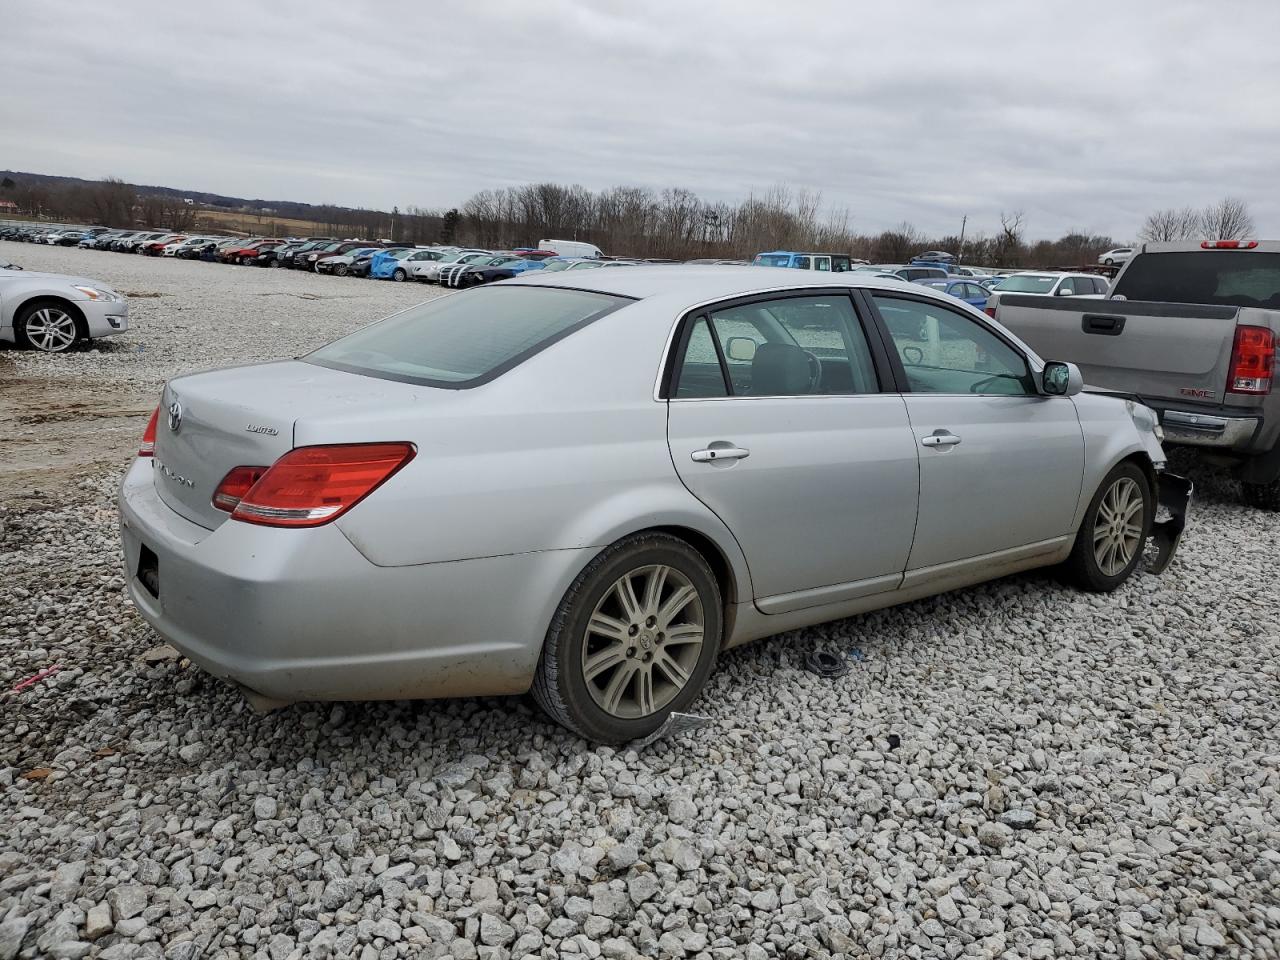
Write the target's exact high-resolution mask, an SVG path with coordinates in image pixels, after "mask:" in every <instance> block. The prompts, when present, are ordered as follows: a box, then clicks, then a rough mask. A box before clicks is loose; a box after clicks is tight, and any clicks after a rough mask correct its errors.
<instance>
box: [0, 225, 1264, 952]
mask: <svg viewBox="0 0 1280 960" xmlns="http://www.w3.org/2000/svg"><path fill="white" fill-rule="evenodd" d="M0 259H7V260H14V261H16V262H19V263H24V264H26V265H27V267H28V268H29V269H33V270H37V269H50V270H53V271H55V272H71V273H75V274H79V275H88V276H91V277H99V278H101V279H102V280H104V281H106V282H108V283H110V284H112V285H114V286H115V287H117V288H118V289H120V290H123V291H131V292H133V293H134V294H135V296H134V297H133V300H132V310H133V320H134V326H133V329H132V330H131V331H130V332H129V333H128V334H126V335H124V336H122V337H120V338H117V339H114V340H108V341H104V342H103V343H102V344H100V346H99V349H98V352H97V353H93V352H81V353H75V354H71V355H68V356H63V357H45V356H40V355H36V354H33V353H29V352H24V351H16V350H9V349H4V348H0V437H3V439H4V441H5V442H4V454H3V456H0V526H3V529H4V533H3V536H2V537H0V569H3V570H4V571H5V576H6V580H5V585H4V589H3V590H2V591H0V690H8V689H10V688H12V687H13V686H14V685H15V684H17V683H18V682H20V681H21V680H23V679H24V678H27V677H30V676H32V675H34V674H36V673H37V672H39V671H40V670H42V669H45V668H47V667H49V666H52V665H55V664H56V665H58V666H59V667H60V670H59V671H58V672H57V673H56V674H53V675H51V676H49V677H48V678H46V679H45V680H43V681H41V682H40V683H38V684H36V685H34V686H32V687H30V688H28V689H26V690H24V691H23V692H22V693H20V694H17V695H14V696H12V697H9V698H8V699H7V700H6V702H5V710H6V711H7V712H6V713H5V720H4V722H2V723H0V837H3V838H4V841H3V847H4V849H3V851H0V960H2V958H3V957H5V956H6V955H10V956H14V957H17V958H18V960H35V958H43V957H47V956H51V955H52V954H53V953H54V952H55V951H57V950H59V949H65V950H67V952H68V953H69V954H70V953H78V952H79V951H81V950H82V949H83V945H85V944H88V945H89V946H90V950H89V952H88V953H87V954H86V955H87V956H90V957H93V958H94V960H98V958H102V960H121V958H124V960H131V958H137V960H158V958H163V960H197V958H208V960H231V958H232V957H237V958H239V957H244V958H249V957H252V958H254V960H264V958H265V960H272V958H273V957H274V956H284V957H286V958H287V960H311V958H316V960H319V958H322V957H325V958H337V957H356V958H363V957H368V958H377V960H392V958H393V957H417V956H422V957H424V958H428V960H438V958H439V957H441V956H443V957H454V958H459V960H479V958H480V957H482V956H483V957H484V958H486V960H490V958H492V960H512V958H516V960H519V953H520V951H527V952H528V953H530V954H532V955H534V956H538V957H576V958H579V960H581V958H584V957H585V958H588V960H595V958H597V957H600V956H607V957H609V958H610V960H613V958H614V957H632V956H645V957H662V956H663V955H664V954H666V955H669V956H673V957H675V956H691V957H697V958H698V960H730V958H732V960H737V958H738V957H745V958H746V960H793V958H795V960H799V958H802V957H824V956H838V955H840V953H842V952H843V953H845V954H846V955H849V956H862V955H864V954H865V955H869V956H872V957H878V958H898V957H904V958H909V960H921V958H932V957H945V958H947V960H957V958H959V957H975V958H976V957H984V956H985V957H1006V956H1016V957H1024V956H1025V957H1033V958H1055V960H1056V958H1057V957H1062V956H1068V955H1070V956H1076V957H1083V956H1090V957H1092V956H1099V957H1115V958H1124V960H1130V958H1143V960H1145V958H1149V957H1167V956H1176V955H1178V954H1179V953H1181V954H1182V955H1184V956H1186V957H1190V956H1198V957H1202V958H1203V957H1207V956H1241V957H1253V956H1256V957H1275V956H1280V907H1277V906H1276V894H1275V889H1276V888H1275V885H1276V882H1277V877H1280V861H1278V860H1277V848H1276V843H1275V839H1274V838H1275V837H1277V836H1280V750H1277V747H1276V736H1275V718H1276V716H1280V673H1277V664H1280V632H1277V631H1276V630H1275V628H1274V624H1275V623H1276V622H1277V620H1280V590H1277V589H1276V587H1275V584H1276V583H1280V553H1278V552H1277V551H1276V550H1275V548H1274V544H1275V543H1277V542H1280V515H1274V514H1266V513H1261V512H1258V511H1254V510H1250V509H1247V508H1244V507H1242V506H1241V505H1240V504H1239V503H1238V500H1237V494H1236V491H1235V490H1234V489H1233V487H1232V484H1231V482H1230V481H1227V480H1223V479H1222V478H1221V477H1220V476H1219V475H1218V474H1215V473H1212V472H1209V471H1205V470H1199V469H1198V468H1197V467H1196V465H1195V464H1194V463H1191V462H1188V461H1181V462H1179V463H1177V464H1176V466H1177V468H1178V469H1179V470H1180V471H1182V472H1190V473H1191V474H1192V475H1193V479H1195V481H1196V484H1197V492H1196V500H1195V502H1194V503H1193V507H1192V513H1191V516H1190V520H1189V524H1188V528H1187V531H1186V535H1185V537H1184V540H1183V549H1182V552H1181V553H1180V554H1179V556H1178V558H1177V559H1176V560H1175V562H1174V563H1173V565H1172V566H1171V567H1170V568H1169V570H1168V571H1167V572H1166V573H1165V575H1164V576H1163V577H1160V578H1156V577H1151V576H1149V575H1146V574H1141V575H1139V576H1137V577H1135V578H1134V579H1133V580H1132V581H1130V582H1129V583H1128V584H1126V585H1125V586H1124V587H1122V588H1121V589H1120V590H1118V591H1117V592H1116V593H1114V594H1110V595H1105V596H1094V595H1085V594H1081V593H1077V592H1075V591H1073V590H1070V589H1066V588H1064V587H1061V586H1059V585H1058V584H1057V583H1056V582H1054V581H1053V580H1051V579H1050V578H1048V577H1043V576H1040V575H1033V576H1027V577H1019V578H1013V579H1008V580H1002V581H997V582H995V583H991V584H985V585H982V586H979V587H974V588H971V589H968V590H963V591H959V592H956V593H951V594H947V595H944V596H942V597H937V598H933V599H930V600H926V601H921V602H919V603H916V604H910V605H907V606H904V607H900V608H897V609H893V610H885V611H880V612H877V613H871V614H866V615H864V616H860V617H857V618H853V619H850V620H846V621H841V622H837V623H833V624H827V625H823V626H819V627H814V628H810V629H806V630H798V631H792V632H790V633H788V634H786V635H785V636H782V637H779V638H775V639H773V640H770V641H765V642H761V643H759V644H755V645H753V646H749V647H745V648H742V649H740V650H734V651H732V652H730V653H729V654H727V655H725V656H723V657H721V658H720V659H719V662H718V666H717V671H716V672H715V674H713V676H712V677H711V679H710V681H709V685H708V689H707V692H706V694H705V695H704V696H703V697H701V698H700V699H699V700H698V701H697V702H696V703H695V705H694V707H693V709H695V710H696V711H697V712H699V713H705V714H706V715H708V716H709V717H710V718H711V724H710V725H709V726H708V727H706V728H703V729H702V730H701V731H699V732H698V733H697V734H696V735H687V736H680V737H675V738H671V739H668V740H663V741H659V742H657V743H655V744H652V745H650V746H648V747H645V748H642V749H630V748H626V747H623V748H619V749H612V748H597V747H595V746H593V745H591V744H586V743H583V742H582V741H581V740H579V739H578V738H576V737H574V736H572V735H570V734H568V733H566V732H565V731H563V730H561V729H559V728H557V727H555V726H553V725H551V724H549V723H547V722H546V721H545V720H543V719H542V718H541V717H539V716H537V715H536V714H534V713H532V712H530V710H529V709H528V707H527V705H526V704H525V703H524V702H523V701H521V700H515V699H493V700H461V701H456V702H451V701H445V702H440V703H433V704H425V705H420V704H403V703H368V704H305V703H304V704H297V705H295V706H292V707H290V708H288V709H286V710H284V711H281V712H279V713H276V714H271V715H268V716H258V715H256V714H254V713H252V712H251V711H249V710H247V709H246V708H245V706H244V704H243V702H242V701H241V699H240V698H239V697H238V695H237V694H236V693H235V692H234V691H232V690H231V689H230V688H228V687H227V686H225V685H224V684H222V683H220V682H218V681H216V680H214V679H213V678H211V677H209V676H208V675H206V674H204V673H203V672H201V671H200V670H199V668H197V667H195V666H194V665H192V664H191V663H189V662H188V661H186V660H185V659H184V658H173V657H172V656H170V655H168V654H166V655H165V656H162V657H161V656H155V657H152V658H150V662H148V660H146V659H144V658H143V654H144V653H145V652H146V651H148V650H151V649H153V648H156V647H157V646H158V645H159V644H160V643H161V641H160V639H159V638H157V637H156V636H155V634H153V633H152V632H151V631H150V630H149V628H147V627H146V626H145V624H144V623H143V622H142V621H141V620H140V618H139V617H138V616H137V614H136V612H135V611H134V610H133V609H132V607H131V605H130V604H129V603H128V602H127V601H126V599H125V596H124V589H123V588H124V579H123V573H122V558H121V556H120V550H119V533H118V529H117V518H116V515H115V512H114V495H115V490H116V487H117V484H118V481H119V471H120V469H121V466H122V465H123V464H125V463H127V462H128V461H129V459H130V457H131V453H132V452H133V451H134V450H136V445H137V441H138V437H139V436H140V434H141V432H142V427H143V425H144V423H145V420H146V416H147V414H148V413H149V412H150V410H151V409H152V407H154V404H155V400H156V397H157V396H158V394H159V391H160V388H161V385H162V383H163V382H164V381H165V380H166V379H168V378H170V377H174V376H177V375H180V374H182V373H185V372H189V371H192V370H196V369H201V368H207V367H212V366H218V365H225V364H228V363H238V362H258V361H262V360H269V359H274V358H279V357H290V356H296V355H298V354H300V353H303V352H305V351H307V350H309V349H311V348H313V347H315V346H318V345H319V344H320V343H322V342H324V341H326V340H328V339H331V338H333V337H336V336H339V335H341V334H343V333H345V332H348V331H350V330H353V329H356V328H357V327H358V326H360V325H362V324H364V323H367V322H369V321H371V320H373V319H376V318H378V317H380V316H383V315H386V314H389V313H391V312H393V311H394V310H397V309H400V308H401V307H404V306H407V305H409V304H411V303H413V302H416V301H418V300H421V299H425V298H427V297H431V296H438V295H441V291H439V290H438V288H435V287H427V286H423V285H413V284H393V283H379V282H373V281H358V280H348V279H342V278H331V277H318V276H314V275H307V274H298V273H293V272H290V271H278V270H276V271H268V270H254V269H251V268H228V267H221V266H218V265H214V264H205V263H194V264H192V263H181V262H173V261H170V260H153V259H149V258H142V257H130V256H125V255H118V254H107V253H95V252H92V251H77V250H62V249H52V248H36V247H32V246H29V245H23V244H18V245H15V244H7V243H0ZM138 294H145V295H144V296H139V295H138ZM151 294H157V296H151ZM59 451H62V452H59ZM24 457H35V458H43V459H39V460H38V462H36V461H32V469H31V471H30V472H29V473H24V474H22V475H21V477H20V480H21V482H20V483H19V482H17V481H16V480H14V479H13V478H14V477H15V474H14V473H13V472H12V469H13V465H14V464H15V463H19V462H21V461H22V458H24ZM7 471H8V472H7ZM854 646H856V647H858V648H859V650H860V651H861V653H862V658H861V659H856V660H851V669H850V672H849V673H848V674H847V675H846V676H844V677H842V678H839V679H837V680H834V681H826V680H822V679H820V678H818V677H816V676H815V675H813V674H811V673H808V672H807V671H805V670H804V669H803V660H804V657H805V656H806V655H807V654H808V653H810V652H812V651H813V650H816V649H825V650H832V651H837V652H838V651H848V650H849V649H851V648H852V647H854ZM37 767H44V768H49V769H51V770H53V771H55V772H54V774H52V775H50V776H49V777H48V778H45V779H43V780H42V779H40V778H35V779H24V777H23V774H24V773H27V772H28V771H30V770H32V769H33V768H37ZM272 801H275V802H274V803H272ZM1015 827H1016V828H1017V829H1014V828H1015ZM602 884H603V885H602ZM775 898H776V900H775ZM113 908H114V910H115V916H114V917H113V914H112V911H113ZM601 911H603V912H601ZM117 919H118V921H119V925H120V926H121V927H122V928H123V931H124V932H121V931H120V930H117V929H116V927H117V925H118V924H117ZM606 924H608V926H607V927H606ZM126 932H127V933H128V934H130V935H131V937H132V938H128V937H126V936H125V933H126ZM397 933H398V935H399V939H397ZM593 938H594V939H593ZM17 944H21V946H20V947H19V946H17ZM850 944H852V947H851V946H850ZM63 945H65V947H64V946H63ZM660 945H661V946H660Z"/></svg>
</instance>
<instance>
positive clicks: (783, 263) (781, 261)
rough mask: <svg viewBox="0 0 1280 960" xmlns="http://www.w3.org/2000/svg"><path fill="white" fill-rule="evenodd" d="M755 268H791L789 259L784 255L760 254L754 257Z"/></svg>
mask: <svg viewBox="0 0 1280 960" xmlns="http://www.w3.org/2000/svg"><path fill="white" fill-rule="evenodd" d="M756 266H757V267H789V266H791V257H789V256H788V255H787V254H785V253H775V254H767V253H761V254H758V255H757V256H756Z"/></svg>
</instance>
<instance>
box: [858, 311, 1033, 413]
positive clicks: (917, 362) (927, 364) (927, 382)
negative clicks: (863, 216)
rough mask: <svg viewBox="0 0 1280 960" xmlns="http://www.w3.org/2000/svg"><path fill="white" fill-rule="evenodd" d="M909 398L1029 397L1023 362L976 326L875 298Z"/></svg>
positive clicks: (1030, 387) (951, 316) (945, 313)
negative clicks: (922, 395)
mask: <svg viewBox="0 0 1280 960" xmlns="http://www.w3.org/2000/svg"><path fill="white" fill-rule="evenodd" d="M872 299H874V300H875V304H876V308H877V309H878V310H879V311H880V315H881V316H882V317H883V318H884V322H885V326H886V327H888V328H889V334H890V336H892V337H893V345H894V347H895V348H896V349H897V351H898V356H899V357H900V358H901V360H902V365H903V367H904V368H905V370H906V374H907V383H908V385H909V387H910V389H911V391H912V392H913V393H962V394H963V393H973V394H996V395H1005V396H1031V395H1034V394H1035V393H1036V389H1035V383H1034V381H1033V380H1032V377H1031V370H1030V368H1029V367H1028V366H1027V361H1026V360H1025V359H1024V358H1023V356H1022V354H1020V353H1019V352H1018V351H1017V350H1015V349H1013V347H1011V346H1009V345H1008V344H1007V343H1005V342H1004V341H1003V340H1001V339H1000V338H999V337H997V336H996V335H995V334H994V333H992V332H991V331H990V330H988V329H987V328H986V326H984V325H983V324H982V323H980V322H979V321H977V320H975V319H973V318H971V317H967V316H964V315H963V314H960V313H956V312H955V311H954V310H951V309H948V308H947V307H944V306H941V305H940V304H935V303H924V302H921V301H919V300H907V299H905V298H902V297H891V296H884V295H879V294H875V295H873V297H872Z"/></svg>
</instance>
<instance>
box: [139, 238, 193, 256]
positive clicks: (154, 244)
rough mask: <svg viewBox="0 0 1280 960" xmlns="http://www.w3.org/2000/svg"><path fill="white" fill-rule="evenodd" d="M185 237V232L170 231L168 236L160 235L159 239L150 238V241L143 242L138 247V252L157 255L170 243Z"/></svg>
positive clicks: (145, 254) (177, 241)
mask: <svg viewBox="0 0 1280 960" xmlns="http://www.w3.org/2000/svg"><path fill="white" fill-rule="evenodd" d="M185 239H187V236H186V234H183V233H171V234H169V235H168V236H164V237H161V238H160V239H159V240H152V241H151V242H150V243H144V244H143V245H142V246H141V247H139V248H138V252H139V253H141V254H143V255H144V256H148V257H158V256H160V253H161V251H162V250H164V248H165V247H167V246H168V245H169V244H171V243H179V242H180V241H183V240H185Z"/></svg>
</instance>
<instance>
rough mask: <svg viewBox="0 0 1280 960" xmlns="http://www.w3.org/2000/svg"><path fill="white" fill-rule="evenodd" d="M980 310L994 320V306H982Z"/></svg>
mask: <svg viewBox="0 0 1280 960" xmlns="http://www.w3.org/2000/svg"><path fill="white" fill-rule="evenodd" d="M982 312H983V313H985V314H986V315H987V316H988V317H990V318H991V319H992V320H994V319H995V318H996V308H995V307H983V308H982Z"/></svg>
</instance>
